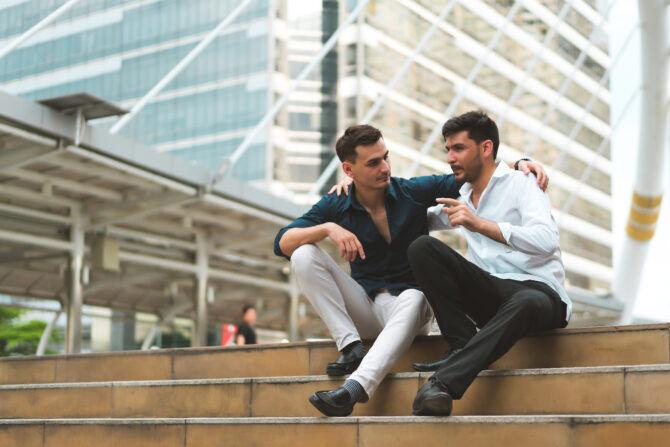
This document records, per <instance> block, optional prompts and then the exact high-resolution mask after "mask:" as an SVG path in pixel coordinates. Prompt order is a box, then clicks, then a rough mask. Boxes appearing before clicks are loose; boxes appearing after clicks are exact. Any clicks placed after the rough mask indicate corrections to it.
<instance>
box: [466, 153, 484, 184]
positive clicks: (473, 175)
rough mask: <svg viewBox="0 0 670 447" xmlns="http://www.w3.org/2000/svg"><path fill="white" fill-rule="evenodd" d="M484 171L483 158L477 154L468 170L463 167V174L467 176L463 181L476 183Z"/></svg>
mask: <svg viewBox="0 0 670 447" xmlns="http://www.w3.org/2000/svg"><path fill="white" fill-rule="evenodd" d="M483 170H484V162H483V161H482V156H481V154H477V158H475V159H474V160H472V165H471V166H470V167H469V168H468V169H465V167H463V173H464V174H465V175H464V176H463V177H464V178H463V181H465V182H467V183H473V182H475V181H476V180H477V179H478V178H479V176H480V175H482V171H483Z"/></svg>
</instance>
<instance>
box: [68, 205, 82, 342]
mask: <svg viewBox="0 0 670 447" xmlns="http://www.w3.org/2000/svg"><path fill="white" fill-rule="evenodd" d="M70 240H71V242H72V244H73V247H72V251H71V252H70V254H69V262H68V269H67V278H66V282H67V330H66V334H65V353H66V354H76V353H79V352H81V333H82V328H81V326H82V324H81V308H82V305H83V300H84V294H83V290H82V284H81V274H82V268H83V264H84V226H83V225H82V221H81V218H80V216H79V215H77V216H75V218H74V221H73V224H72V226H71V227H70Z"/></svg>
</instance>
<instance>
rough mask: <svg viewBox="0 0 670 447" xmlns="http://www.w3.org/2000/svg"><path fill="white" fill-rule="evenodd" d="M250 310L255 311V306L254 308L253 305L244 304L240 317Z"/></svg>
mask: <svg viewBox="0 0 670 447" xmlns="http://www.w3.org/2000/svg"><path fill="white" fill-rule="evenodd" d="M250 309H254V310H256V306H254V305H253V304H245V305H244V306H242V315H244V314H246V313H247V311H248V310H250Z"/></svg>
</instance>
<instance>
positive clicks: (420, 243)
mask: <svg viewBox="0 0 670 447" xmlns="http://www.w3.org/2000/svg"><path fill="white" fill-rule="evenodd" d="M435 240H436V239H435V238H432V237H430V236H428V235H427V234H424V235H422V236H419V237H418V238H416V239H415V240H414V242H412V243H411V244H409V247H408V248H407V258H408V259H409V262H410V264H415V263H417V262H419V261H420V260H421V259H423V258H424V255H425V253H426V250H428V249H429V248H430V247H431V246H432V245H433V241H435Z"/></svg>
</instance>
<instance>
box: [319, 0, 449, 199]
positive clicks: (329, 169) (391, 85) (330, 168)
mask: <svg viewBox="0 0 670 447" xmlns="http://www.w3.org/2000/svg"><path fill="white" fill-rule="evenodd" d="M398 1H399V2H400V3H404V1H403V0H398ZM456 1H457V0H451V1H450V2H449V3H447V5H446V6H445V7H444V9H443V10H442V12H441V13H440V15H439V16H438V17H437V19H435V21H434V22H433V24H432V26H431V27H430V28H429V29H428V31H426V33H425V34H424V35H423V37H421V39H420V40H419V43H418V44H417V46H416V47H415V48H414V50H413V51H412V54H410V55H409V56H407V58H405V61H404V62H403V64H402V65H401V66H400V69H399V70H398V71H397V72H396V74H395V75H394V76H393V77H392V78H391V80H390V81H389V82H388V83H387V84H386V85H385V86H384V88H383V89H382V91H381V92H380V94H379V96H378V97H377V99H376V100H375V102H374V103H373V104H372V106H371V107H370V109H369V110H368V111H367V113H366V114H365V116H364V117H363V120H362V121H361V122H362V123H369V122H370V121H371V120H372V118H374V117H375V116H376V115H377V112H379V109H381V107H382V106H383V105H384V104H385V103H386V100H387V99H388V95H389V93H391V91H393V90H394V89H395V87H396V85H398V83H399V82H400V80H402V78H403V77H405V75H406V74H407V72H408V71H409V69H410V68H411V67H412V65H413V64H414V62H415V61H416V58H417V56H418V55H419V54H421V53H422V52H423V50H424V48H425V47H426V45H427V44H428V42H430V39H431V38H432V37H433V34H435V31H437V29H438V26H439V25H440V24H441V23H443V22H444V20H445V19H446V18H447V16H448V15H449V14H450V13H451V10H452V9H453V8H454V6H455V5H456ZM337 166H338V158H337V155H335V156H333V158H332V159H331V160H330V162H329V163H328V165H327V166H326V168H325V169H324V170H323V172H322V173H321V175H320V176H319V178H318V179H317V180H316V183H315V184H314V186H313V187H312V189H311V190H310V194H318V192H319V191H320V190H321V188H323V187H324V185H325V184H326V182H327V181H328V179H329V178H330V177H331V176H332V175H333V173H334V172H335V170H336V169H337Z"/></svg>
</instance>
